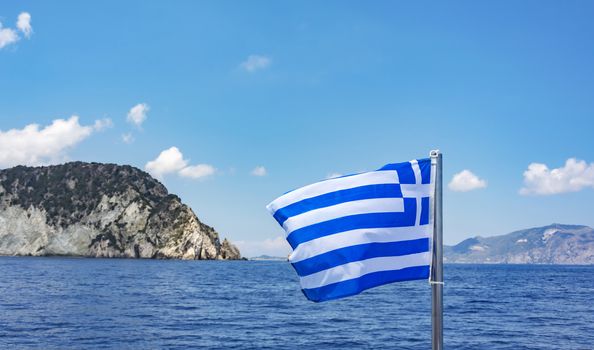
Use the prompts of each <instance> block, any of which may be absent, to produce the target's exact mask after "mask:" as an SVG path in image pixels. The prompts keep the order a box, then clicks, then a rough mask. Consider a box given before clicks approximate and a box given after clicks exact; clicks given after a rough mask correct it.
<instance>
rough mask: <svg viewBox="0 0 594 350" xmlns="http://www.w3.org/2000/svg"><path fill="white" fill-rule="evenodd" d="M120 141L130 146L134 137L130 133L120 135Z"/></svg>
mask: <svg viewBox="0 0 594 350" xmlns="http://www.w3.org/2000/svg"><path fill="white" fill-rule="evenodd" d="M122 141H124V143H127V144H131V143H132V142H134V136H132V133H130V132H129V133H127V134H122Z"/></svg>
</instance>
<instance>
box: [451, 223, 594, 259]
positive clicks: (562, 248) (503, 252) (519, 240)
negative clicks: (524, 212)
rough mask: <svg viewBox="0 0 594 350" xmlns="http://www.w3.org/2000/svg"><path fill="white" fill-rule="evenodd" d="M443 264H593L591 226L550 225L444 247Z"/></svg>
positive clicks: (593, 249) (593, 237) (593, 253)
mask: <svg viewBox="0 0 594 350" xmlns="http://www.w3.org/2000/svg"><path fill="white" fill-rule="evenodd" d="M444 261H445V262H446V263H493V264H496V263H503V264H506V263H507V264H594V229H592V228H591V227H588V226H582V225H563V224H551V225H548V226H544V227H535V228H530V229H526V230H520V231H515V232H512V233H508V234H506V235H501V236H491V237H481V236H477V237H473V238H468V239H466V240H464V241H462V242H460V243H458V244H456V245H454V246H445V247H444Z"/></svg>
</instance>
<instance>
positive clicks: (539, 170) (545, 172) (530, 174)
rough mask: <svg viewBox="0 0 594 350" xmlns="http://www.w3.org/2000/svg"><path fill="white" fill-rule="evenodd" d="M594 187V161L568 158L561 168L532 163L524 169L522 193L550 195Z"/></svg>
mask: <svg viewBox="0 0 594 350" xmlns="http://www.w3.org/2000/svg"><path fill="white" fill-rule="evenodd" d="M588 187H590V188H594V163H590V164H588V163H586V162H585V161H583V160H578V159H575V158H569V159H568V160H567V161H566V162H565V165H564V166H563V167H561V168H555V169H549V168H548V167H547V166H546V165H545V164H541V163H532V164H530V165H529V166H528V169H527V170H526V171H524V187H523V188H522V189H520V194H523V195H551V194H558V193H565V192H577V191H580V190H582V189H584V188H588Z"/></svg>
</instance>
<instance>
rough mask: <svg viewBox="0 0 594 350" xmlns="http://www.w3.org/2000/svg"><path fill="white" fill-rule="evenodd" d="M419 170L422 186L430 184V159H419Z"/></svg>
mask: <svg viewBox="0 0 594 350" xmlns="http://www.w3.org/2000/svg"><path fill="white" fill-rule="evenodd" d="M417 162H418V163H419V169H421V178H422V179H423V181H422V184H424V185H426V184H430V183H431V159H419V160H418V161H417Z"/></svg>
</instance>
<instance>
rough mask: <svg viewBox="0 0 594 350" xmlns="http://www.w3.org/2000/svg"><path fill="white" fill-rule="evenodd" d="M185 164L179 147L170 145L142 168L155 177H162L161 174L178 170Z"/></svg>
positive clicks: (186, 163)
mask: <svg viewBox="0 0 594 350" xmlns="http://www.w3.org/2000/svg"><path fill="white" fill-rule="evenodd" d="M187 165H188V162H187V161H186V160H185V159H184V156H183V154H182V153H181V152H180V151H179V149H178V148H177V147H171V148H169V149H166V150H164V151H162V152H161V153H160V154H159V156H158V157H157V158H156V159H155V160H151V161H150V162H148V163H146V165H145V166H144V169H146V171H148V172H149V173H151V174H152V175H154V176H155V177H157V178H163V175H165V174H170V173H175V172H178V171H180V170H182V169H183V168H185V167H186V166H187Z"/></svg>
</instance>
